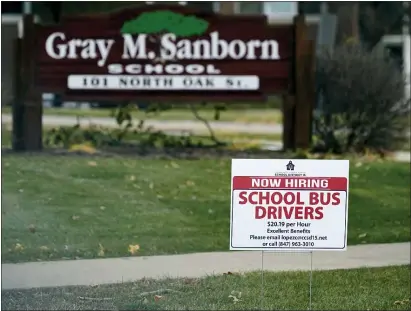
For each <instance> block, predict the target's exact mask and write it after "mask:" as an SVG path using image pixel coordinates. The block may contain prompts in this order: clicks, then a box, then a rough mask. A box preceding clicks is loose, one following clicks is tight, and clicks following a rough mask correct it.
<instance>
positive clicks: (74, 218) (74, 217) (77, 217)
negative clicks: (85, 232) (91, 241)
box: [71, 215, 80, 220]
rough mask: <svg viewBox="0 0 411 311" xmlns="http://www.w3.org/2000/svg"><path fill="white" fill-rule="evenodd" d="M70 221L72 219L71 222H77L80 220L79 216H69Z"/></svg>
mask: <svg viewBox="0 0 411 311" xmlns="http://www.w3.org/2000/svg"><path fill="white" fill-rule="evenodd" d="M71 219H73V220H79V219H80V216H77V215H73V216H71Z"/></svg>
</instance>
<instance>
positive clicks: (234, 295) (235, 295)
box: [228, 290, 241, 303]
mask: <svg viewBox="0 0 411 311" xmlns="http://www.w3.org/2000/svg"><path fill="white" fill-rule="evenodd" d="M228 298H232V299H233V303H237V302H239V301H241V299H240V298H241V292H239V291H235V290H233V291H232V292H231V295H229V296H228Z"/></svg>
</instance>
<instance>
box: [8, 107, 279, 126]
mask: <svg viewBox="0 0 411 311" xmlns="http://www.w3.org/2000/svg"><path fill="white" fill-rule="evenodd" d="M111 111H112V110H111V109H105V108H99V109H69V108H45V109H44V114H45V115H60V116H83V117H110V113H111ZM2 113H11V110H10V107H4V108H2ZM199 114H200V115H201V116H202V117H203V118H205V119H207V120H209V121H215V120H214V111H213V110H212V109H209V108H203V109H201V108H199ZM132 115H133V117H134V118H136V119H156V120H196V118H195V116H194V115H193V113H192V112H191V110H190V109H182V108H173V109H170V110H166V111H162V112H161V113H158V114H157V113H146V112H144V111H139V110H136V111H134V112H133V113H132ZM219 120H220V121H232V122H245V123H274V124H276V123H281V122H282V112H281V110H280V109H276V108H264V109H263V108H261V109H247V110H246V109H228V110H227V111H222V112H221V113H220V119H219Z"/></svg>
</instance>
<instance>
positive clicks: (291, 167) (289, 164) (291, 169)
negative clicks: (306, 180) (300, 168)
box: [286, 161, 295, 171]
mask: <svg viewBox="0 0 411 311" xmlns="http://www.w3.org/2000/svg"><path fill="white" fill-rule="evenodd" d="M286 167H287V171H294V167H295V165H294V164H293V162H292V161H290V162H288V164H287V166H286Z"/></svg>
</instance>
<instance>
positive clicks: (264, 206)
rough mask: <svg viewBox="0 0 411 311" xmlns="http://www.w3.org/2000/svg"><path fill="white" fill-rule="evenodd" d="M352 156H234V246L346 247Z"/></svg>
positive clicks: (278, 247)
mask: <svg viewBox="0 0 411 311" xmlns="http://www.w3.org/2000/svg"><path fill="white" fill-rule="evenodd" d="M348 172H349V161H348V160H267V159H264V160H258V159H233V160H232V167H231V228H230V249H231V250H294V251H315V250H330V251H331V250H346V248H347V216H348Z"/></svg>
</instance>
